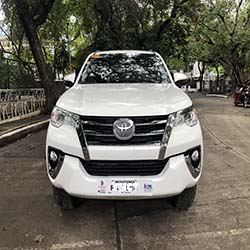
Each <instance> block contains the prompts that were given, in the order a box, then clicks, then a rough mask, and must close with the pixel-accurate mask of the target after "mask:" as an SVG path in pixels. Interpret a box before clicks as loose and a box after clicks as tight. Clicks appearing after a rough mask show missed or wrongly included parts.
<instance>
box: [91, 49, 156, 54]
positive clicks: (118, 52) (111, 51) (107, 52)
mask: <svg viewBox="0 0 250 250" xmlns="http://www.w3.org/2000/svg"><path fill="white" fill-rule="evenodd" d="M154 53H155V52H154V51H148V50H106V51H95V52H94V54H154Z"/></svg>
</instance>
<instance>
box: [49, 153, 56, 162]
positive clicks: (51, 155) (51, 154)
mask: <svg viewBox="0 0 250 250" xmlns="http://www.w3.org/2000/svg"><path fill="white" fill-rule="evenodd" d="M49 159H50V160H51V161H53V162H56V161H57V160H58V156H57V153H56V152H55V151H51V152H50V154H49Z"/></svg>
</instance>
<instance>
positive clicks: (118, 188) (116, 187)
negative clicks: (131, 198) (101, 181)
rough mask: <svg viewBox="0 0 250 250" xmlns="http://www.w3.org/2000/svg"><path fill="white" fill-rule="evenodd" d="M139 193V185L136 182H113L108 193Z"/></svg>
mask: <svg viewBox="0 0 250 250" xmlns="http://www.w3.org/2000/svg"><path fill="white" fill-rule="evenodd" d="M138 192H139V183H138V182H137V181H136V180H113V181H111V183H110V185H109V190H108V193H111V194H115V193H117V194H133V193H138Z"/></svg>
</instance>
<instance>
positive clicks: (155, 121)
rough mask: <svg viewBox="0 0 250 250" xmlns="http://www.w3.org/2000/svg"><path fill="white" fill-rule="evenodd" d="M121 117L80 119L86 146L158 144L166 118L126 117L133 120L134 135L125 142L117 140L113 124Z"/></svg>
mask: <svg viewBox="0 0 250 250" xmlns="http://www.w3.org/2000/svg"><path fill="white" fill-rule="evenodd" d="M119 118H122V117H86V116H84V117H81V123H82V127H83V129H84V133H85V136H86V140H87V144H88V145H147V144H160V143H161V140H162V136H163V133H164V130H165V127H166V123H167V118H168V116H166V115H165V116H150V117H149V116H145V117H126V118H129V119H131V120H133V122H134V125H135V135H134V136H133V137H132V138H131V139H129V140H127V141H121V140H119V139H117V138H116V137H115V135H114V133H113V123H114V122H115V121H116V120H117V119H119Z"/></svg>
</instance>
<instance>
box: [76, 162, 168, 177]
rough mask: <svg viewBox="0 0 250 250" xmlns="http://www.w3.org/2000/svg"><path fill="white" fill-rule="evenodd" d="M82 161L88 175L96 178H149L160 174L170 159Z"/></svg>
mask: <svg viewBox="0 0 250 250" xmlns="http://www.w3.org/2000/svg"><path fill="white" fill-rule="evenodd" d="M81 161H82V165H83V166H84V168H85V170H86V171H87V173H88V174H90V175H94V176H149V175H158V174H160V173H161V172H162V170H163V169H164V167H165V165H166V163H167V161H168V159H165V160H136V161H100V160H98V161H97V160H91V161H85V160H81Z"/></svg>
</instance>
